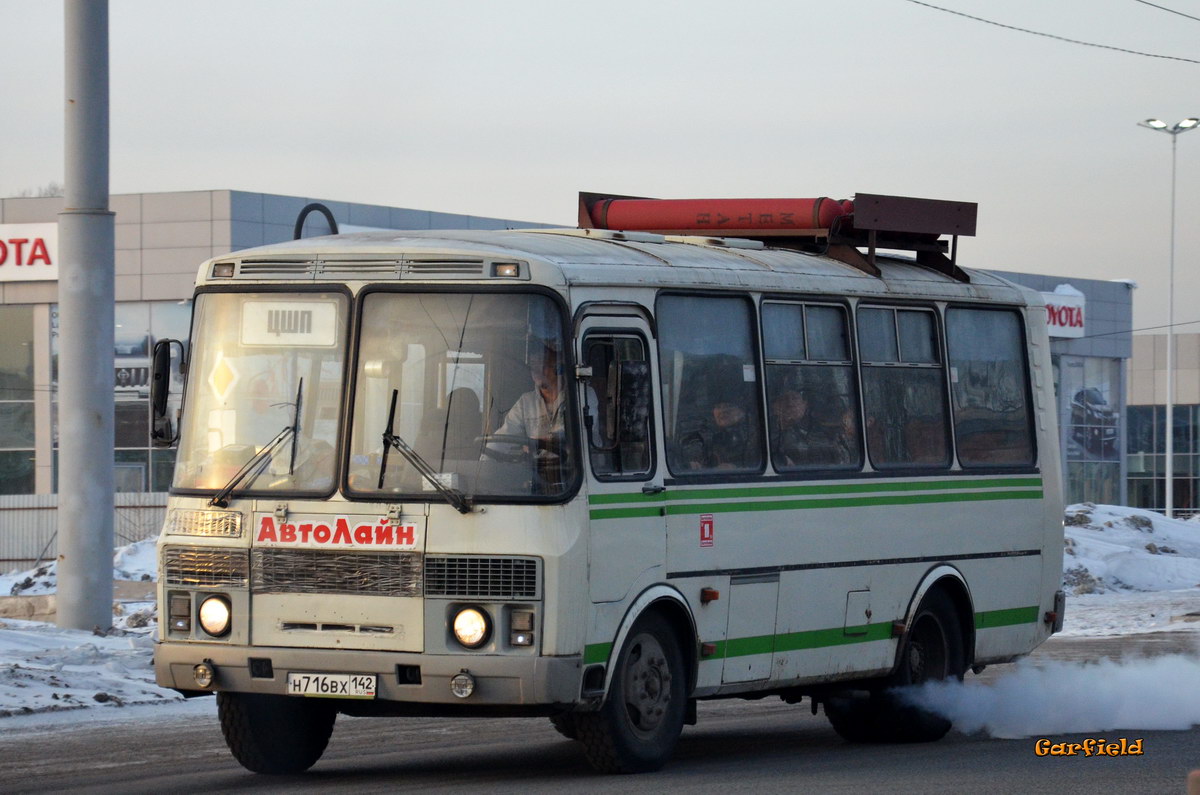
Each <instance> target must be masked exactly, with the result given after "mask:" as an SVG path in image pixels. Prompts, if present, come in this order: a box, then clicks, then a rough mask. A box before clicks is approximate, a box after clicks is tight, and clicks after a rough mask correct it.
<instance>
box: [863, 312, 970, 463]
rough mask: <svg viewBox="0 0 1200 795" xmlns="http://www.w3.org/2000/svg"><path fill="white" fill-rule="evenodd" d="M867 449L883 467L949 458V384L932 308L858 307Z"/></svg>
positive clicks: (872, 458)
mask: <svg viewBox="0 0 1200 795" xmlns="http://www.w3.org/2000/svg"><path fill="white" fill-rule="evenodd" d="M858 339H859V351H860V356H861V359H862V383H863V405H864V407H865V410H866V423H867V426H866V436H867V450H868V451H869V452H870V454H871V462H872V463H873V464H874V465H875V466H877V467H880V468H885V469H886V468H888V467H893V468H894V467H913V466H918V467H944V466H948V465H949V463H950V445H949V440H948V438H947V417H948V410H947V407H946V388H945V380H944V376H943V371H942V366H941V357H940V354H939V346H938V344H937V323H936V318H935V316H934V314H933V312H931V311H928V310H923V309H895V308H879V307H867V308H861V309H859V310H858Z"/></svg>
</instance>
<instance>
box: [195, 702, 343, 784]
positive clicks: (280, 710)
mask: <svg viewBox="0 0 1200 795" xmlns="http://www.w3.org/2000/svg"><path fill="white" fill-rule="evenodd" d="M217 715H218V716H219V717H220V719H221V733H222V734H224V735H225V743H226V744H227V745H228V746H229V750H230V751H231V752H232V753H233V756H234V758H235V759H237V760H238V761H239V762H241V763H242V767H244V768H246V769H247V770H250V771H252V772H255V773H268V774H286V773H303V772H304V771H305V770H308V769H309V768H310V767H312V766H313V765H314V764H316V762H317V760H318V759H320V758H321V754H323V753H325V746H326V745H327V744H328V743H329V735H331V734H332V733H333V723H334V721H335V720H336V719H337V710H335V709H334V708H333V707H331V706H330V705H329V704H327V703H323V702H321V701H320V700H313V699H307V698H299V697H294V696H274V695H263V694H258V693H226V692H218V693H217Z"/></svg>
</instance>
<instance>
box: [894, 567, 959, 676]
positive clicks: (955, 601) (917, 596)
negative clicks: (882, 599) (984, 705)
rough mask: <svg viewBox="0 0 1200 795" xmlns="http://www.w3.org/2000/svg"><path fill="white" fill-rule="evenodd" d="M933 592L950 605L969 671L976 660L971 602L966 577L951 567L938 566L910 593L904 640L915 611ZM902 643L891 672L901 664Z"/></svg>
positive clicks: (910, 626)
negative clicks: (941, 594) (938, 592)
mask: <svg viewBox="0 0 1200 795" xmlns="http://www.w3.org/2000/svg"><path fill="white" fill-rule="evenodd" d="M935 591H941V592H943V593H945V595H946V597H947V598H948V599H949V601H950V604H951V605H953V609H954V613H955V617H956V619H957V621H958V628H959V634H960V635H961V638H962V644H963V649H962V653H963V660H964V663H965V665H966V667H967V668H970V667H971V665H972V664H973V663H974V660H975V609H974V602H973V601H972V599H971V589H970V587H969V586H968V585H967V579H966V577H964V576H963V574H962V572H961V571H959V570H958V569H957V568H956V567H954V566H951V565H949V564H946V563H942V564H939V565H937V566H934V567H933V568H931V569H930V570H929V571H927V572H926V573H925V576H924V577H922V578H921V583H920V585H918V586H917V589H916V590H915V591H914V592H913V595H912V598H911V599H910V600H909V603H908V610H907V611H906V612H905V615H904V636H907V635H908V632H909V630H910V629H911V628H912V625H913V620H914V618H916V615H917V611H918V610H919V609H920V608H921V606H922V605H923V603H924V602H925V600H926V599H927V598H931V597H930V596H929V595H930V594H931V593H933V592H935ZM903 640H904V637H902V638H901V643H899V644H898V645H897V647H896V662H895V667H894V668H893V671H895V670H896V668H898V667H899V664H900V655H901V653H902V652H903V647H904V643H903Z"/></svg>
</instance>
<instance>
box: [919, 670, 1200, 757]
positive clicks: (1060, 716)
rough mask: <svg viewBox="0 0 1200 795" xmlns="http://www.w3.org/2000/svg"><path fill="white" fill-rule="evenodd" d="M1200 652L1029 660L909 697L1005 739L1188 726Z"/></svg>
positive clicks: (970, 728)
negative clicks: (991, 675)
mask: <svg viewBox="0 0 1200 795" xmlns="http://www.w3.org/2000/svg"><path fill="white" fill-rule="evenodd" d="M1197 683H1200V657H1194V656H1184V655H1170V656H1163V657H1151V658H1137V659H1131V660H1123V661H1120V662H1114V661H1111V660H1102V661H1099V662H1085V663H1068V662H1048V663H1033V662H1030V661H1024V662H1021V663H1019V664H1018V665H1017V666H1016V669H1015V670H1013V671H1012V672H1011V673H1007V674H1004V675H1002V676H1000V677H998V678H996V679H995V680H994V681H992V682H980V681H978V680H974V681H970V680H969V681H967V682H930V683H927V684H924V685H921V686H919V687H914V688H909V689H908V690H907V692H905V693H903V696H904V697H905V698H906V699H908V700H909V701H911V702H912V703H913V704H914V705H916V706H919V707H921V708H923V709H926V710H929V711H930V712H934V713H937V714H939V715H941V716H943V717H945V718H946V719H948V720H950V721H951V722H952V723H953V724H954V728H955V729H957V730H959V731H961V732H963V733H965V734H974V733H976V732H981V731H982V732H986V733H987V734H988V735H990V736H992V737H997V738H1004V739H1017V738H1022V737H1033V736H1044V735H1053V734H1076V733H1084V732H1107V731H1112V730H1114V729H1144V730H1149V729H1165V730H1183V729H1189V728H1191V727H1192V726H1194V725H1196V724H1200V686H1198V685H1197Z"/></svg>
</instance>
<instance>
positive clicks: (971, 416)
mask: <svg viewBox="0 0 1200 795" xmlns="http://www.w3.org/2000/svg"><path fill="white" fill-rule="evenodd" d="M946 348H947V353H948V355H949V358H950V388H951V392H952V394H953V395H954V434H955V438H956V441H957V446H958V460H959V462H960V463H962V465H963V466H964V467H965V466H1020V465H1029V464H1032V463H1033V437H1032V433H1031V430H1030V429H1031V419H1030V411H1029V402H1028V397H1027V396H1028V394H1029V389H1028V380H1027V375H1026V369H1025V340H1024V335H1023V334H1022V332H1021V316H1020V315H1019V314H1018V313H1016V312H1012V311H1007V310H994V309H949V310H947V311H946Z"/></svg>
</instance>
